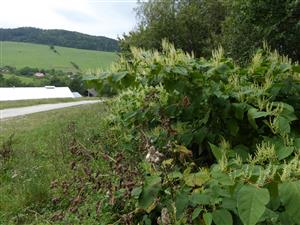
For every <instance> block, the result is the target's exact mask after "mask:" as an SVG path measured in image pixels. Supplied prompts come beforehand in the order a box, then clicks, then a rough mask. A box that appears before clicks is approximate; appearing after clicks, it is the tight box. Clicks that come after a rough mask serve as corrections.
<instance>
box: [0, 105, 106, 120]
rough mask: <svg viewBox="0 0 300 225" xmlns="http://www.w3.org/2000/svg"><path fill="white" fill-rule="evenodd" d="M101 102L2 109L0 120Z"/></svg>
mask: <svg viewBox="0 0 300 225" xmlns="http://www.w3.org/2000/svg"><path fill="white" fill-rule="evenodd" d="M98 102H101V100H90V101H79V102H66V103H55V104H42V105H34V106H28V107H22V108H11V109H2V110H0V120H3V119H7V118H12V117H17V116H23V115H27V114H31V113H37V112H44V111H49V110H53V109H61V108H66V107H71V106H78V105H85V104H93V103H98Z"/></svg>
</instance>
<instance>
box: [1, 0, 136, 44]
mask: <svg viewBox="0 0 300 225" xmlns="http://www.w3.org/2000/svg"><path fill="white" fill-rule="evenodd" d="M135 6H136V3H135V1H132V0H131V1H130V0H111V1H105V0H104V1H103V0H0V15H1V17H0V27H5V28H15V27H24V26H31V27H39V28H44V29H66V30H73V31H78V32H83V33H88V34H92V35H102V36H108V37H112V38H116V37H117V36H118V35H122V34H123V33H124V32H128V31H130V30H131V29H133V27H134V25H135V14H134V12H133V8H134V7H135Z"/></svg>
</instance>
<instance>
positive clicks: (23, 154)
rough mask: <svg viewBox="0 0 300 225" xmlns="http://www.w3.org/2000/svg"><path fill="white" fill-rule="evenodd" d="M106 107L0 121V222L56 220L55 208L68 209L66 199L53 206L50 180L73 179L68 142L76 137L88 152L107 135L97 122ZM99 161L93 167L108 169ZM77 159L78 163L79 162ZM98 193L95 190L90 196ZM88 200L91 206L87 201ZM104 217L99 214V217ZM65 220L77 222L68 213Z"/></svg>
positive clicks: (70, 142) (99, 195) (71, 142)
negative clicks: (86, 147) (57, 205)
mask: <svg viewBox="0 0 300 225" xmlns="http://www.w3.org/2000/svg"><path fill="white" fill-rule="evenodd" d="M105 111H106V110H105V106H104V104H93V105H85V106H80V107H73V108H72V110H70V108H67V109H61V110H55V111H49V112H43V113H36V114H32V115H29V116H26V117H22V118H17V119H13V120H6V121H0V146H1V147H0V156H1V157H0V183H1V185H0V196H1V197H0V224H59V222H58V221H57V222H54V223H53V220H52V219H51V218H53V217H55V215H56V214H55V213H57V212H59V209H62V210H66V211H67V209H65V208H66V203H65V202H62V203H61V204H62V205H60V207H59V208H58V207H56V206H55V205H53V204H52V203H53V201H54V200H53V199H54V198H55V196H56V195H57V194H58V193H57V192H56V190H53V187H52V186H53V185H52V184H53V181H54V180H64V179H66V180H67V181H72V182H74V183H76V182H75V180H73V179H75V178H74V177H73V176H75V175H74V171H73V170H72V167H70V164H71V163H72V162H74V160H76V159H78V158H76V157H77V156H76V155H73V154H72V153H70V149H71V147H70V145H71V146H73V144H74V141H75V140H76V142H77V143H78V144H79V143H80V145H81V146H88V148H89V150H90V151H93V150H97V151H99V146H101V143H100V142H101V139H102V138H101V137H103V136H105V135H108V134H109V132H103V131H104V128H103V126H102V125H101V123H102V122H101V121H102V120H101V118H102V117H103V116H104V115H105ZM95 121H97V123H95ZM103 139H104V138H103ZM105 139H106V140H111V141H115V140H116V138H114V137H110V138H108V139H107V138H105ZM71 150H72V149H71ZM102 161H103V160H102ZM102 161H101V160H98V161H97V165H95V166H97V168H98V169H99V170H100V169H101V171H102V173H106V172H107V167H106V166H105V164H104V163H102ZM77 163H78V165H80V161H77ZM84 165H85V166H87V165H88V163H87V162H85V164H84ZM80 171H81V170H80ZM81 177H82V176H81ZM51 185H52V186H51ZM95 194H97V193H95ZM72 195H73V196H76V191H74V192H72V193H71V192H70V193H68V195H67V194H66V198H71V196H72ZM53 196H54V197H53ZM100 197H101V194H99V193H98V194H97V196H96V197H95V196H93V198H92V200H93V201H97V199H98V200H99V198H100ZM51 199H52V200H51ZM87 204H89V206H93V207H95V206H94V205H92V204H91V202H88V201H87ZM83 210H88V209H87V208H85V209H83ZM65 217H67V215H65ZM105 217H106V215H101V220H102V221H105ZM68 221H69V222H71V221H72V224H80V222H79V220H78V218H77V219H76V218H73V217H72V215H70V218H68ZM69 224H71V223H69ZM90 224H92V223H90ZM104 224H105V222H104Z"/></svg>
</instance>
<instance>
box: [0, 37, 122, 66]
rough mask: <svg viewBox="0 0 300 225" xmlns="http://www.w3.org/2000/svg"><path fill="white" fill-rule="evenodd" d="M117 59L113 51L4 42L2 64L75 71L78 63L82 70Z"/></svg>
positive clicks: (104, 64)
mask: <svg viewBox="0 0 300 225" xmlns="http://www.w3.org/2000/svg"><path fill="white" fill-rule="evenodd" d="M116 59H117V54H116V53H113V52H102V51H93V50H83V49H75V48H66V47H56V46H55V47H54V49H51V48H50V46H48V45H40V44H30V43H20V42H6V41H4V42H2V60H1V61H2V65H1V66H13V67H16V68H17V69H19V68H23V67H32V68H40V69H56V70H63V71H74V70H76V68H75V67H76V65H77V66H78V67H79V69H80V70H87V69H97V68H101V69H106V68H108V67H109V65H110V64H111V63H112V62H113V61H114V60H116Z"/></svg>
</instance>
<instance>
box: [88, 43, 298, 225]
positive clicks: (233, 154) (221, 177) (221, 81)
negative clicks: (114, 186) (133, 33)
mask: <svg viewBox="0 0 300 225" xmlns="http://www.w3.org/2000/svg"><path fill="white" fill-rule="evenodd" d="M132 55H133V58H132V59H130V60H126V59H124V58H121V59H120V61H119V63H117V64H115V65H114V66H113V68H112V70H111V71H110V72H106V73H100V74H98V75H97V76H95V77H92V78H90V79H88V81H87V82H88V83H89V84H92V85H95V86H96V87H98V88H101V87H102V86H103V84H104V83H106V82H108V83H109V84H110V85H111V86H112V87H114V88H116V89H118V90H119V91H120V92H121V94H120V95H119V96H118V97H117V98H116V99H114V100H112V109H113V114H114V117H113V118H114V121H115V122H117V123H120V124H122V126H125V127H129V128H131V129H130V132H131V136H132V138H133V139H134V140H135V141H136V142H137V147H136V151H141V152H143V154H142V155H143V158H144V160H142V161H141V165H142V166H143V167H144V172H145V179H144V183H143V185H142V186H141V185H137V187H136V188H135V189H134V191H133V193H132V198H135V199H136V208H135V209H133V214H130V216H131V217H130V218H132V223H136V224H137V223H139V224H206V225H207V224H217V225H219V224H246V225H253V224H300V214H299V213H298V207H297V205H299V202H300V181H299V175H300V174H299V150H300V130H299V127H300V122H299V116H300V66H299V65H298V64H292V63H291V61H290V60H289V59H288V58H286V57H282V56H280V55H279V54H278V53H277V52H271V51H270V50H269V49H268V48H267V47H264V48H263V49H259V50H258V51H257V53H256V54H255V55H254V56H253V59H252V62H251V63H250V64H249V65H248V66H245V67H239V66H237V65H235V63H234V62H233V61H232V60H231V59H230V58H226V57H225V56H224V52H223V50H222V48H219V49H218V50H217V51H215V52H214V53H213V56H212V58H211V59H209V60H206V59H203V58H201V59H197V58H194V56H193V55H190V54H187V53H184V52H183V51H181V50H176V49H175V48H174V46H173V45H171V44H169V43H167V42H165V41H164V42H163V50H162V52H158V51H145V50H142V49H136V48H133V49H132ZM132 215H134V216H132ZM127 218H128V217H127Z"/></svg>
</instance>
